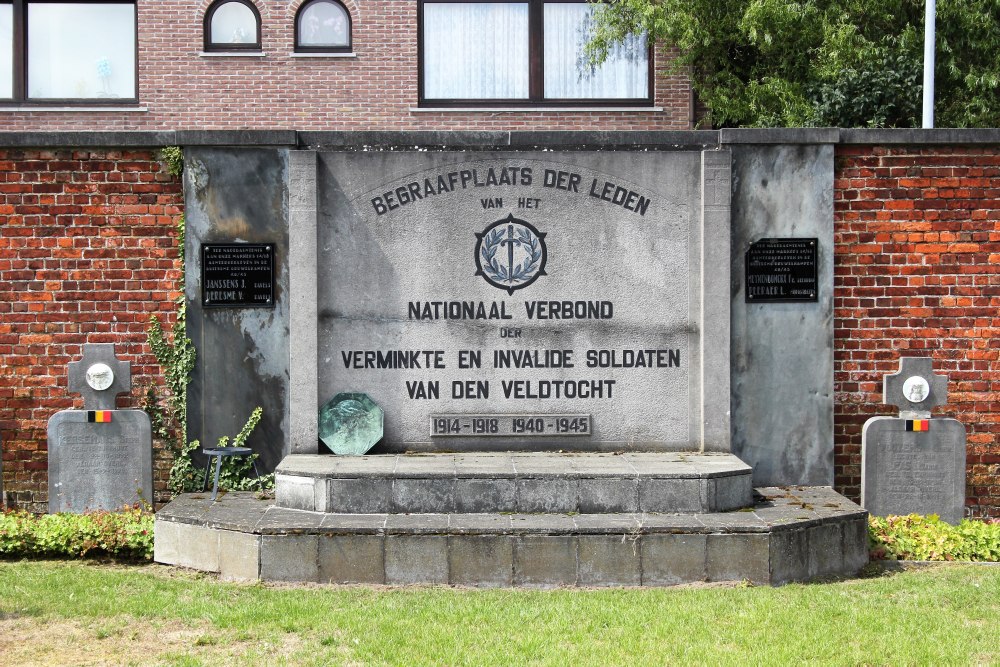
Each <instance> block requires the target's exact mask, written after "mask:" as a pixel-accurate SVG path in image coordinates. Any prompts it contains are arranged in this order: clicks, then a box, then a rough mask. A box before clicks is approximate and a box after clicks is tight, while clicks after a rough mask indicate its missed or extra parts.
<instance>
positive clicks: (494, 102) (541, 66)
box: [417, 0, 656, 108]
mask: <svg viewBox="0 0 1000 667" xmlns="http://www.w3.org/2000/svg"><path fill="white" fill-rule="evenodd" d="M486 2H495V3H513V4H527V5H528V97H527V99H493V98H485V99H479V98H459V99H444V98H430V99H428V98H427V97H425V96H424V4H425V3H432V4H456V3H486ZM547 3H552V4H554V3H571V4H587V1H586V0H417V69H418V71H417V106H418V107H430V108H468V107H483V108H493V107H504V108H510V107H513V108H518V107H524V108H533V107H551V108H559V107H598V106H599V107H650V108H652V107H653V105H654V99H655V90H654V88H653V86H654V83H655V77H654V72H655V71H656V67H655V63H654V49H653V47H652V46H651V45H647V47H646V76H647V83H646V97H634V98H620V97H619V98H603V97H583V98H547V97H545V41H544V40H545V36H544V26H545V17H544V11H545V5H546V4H547Z"/></svg>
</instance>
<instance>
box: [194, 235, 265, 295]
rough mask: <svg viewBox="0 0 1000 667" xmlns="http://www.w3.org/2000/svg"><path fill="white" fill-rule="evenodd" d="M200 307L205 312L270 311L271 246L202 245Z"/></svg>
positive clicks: (242, 244)
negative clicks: (246, 309)
mask: <svg viewBox="0 0 1000 667" xmlns="http://www.w3.org/2000/svg"><path fill="white" fill-rule="evenodd" d="M201 305H202V306H204V307H205V308H273V307H274V244H271V243H206V244H204V245H202V246H201Z"/></svg>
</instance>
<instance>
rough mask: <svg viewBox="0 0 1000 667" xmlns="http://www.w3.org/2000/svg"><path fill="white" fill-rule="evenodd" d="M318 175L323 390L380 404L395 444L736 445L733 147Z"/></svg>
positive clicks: (516, 157)
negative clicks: (732, 409) (732, 420)
mask: <svg viewBox="0 0 1000 667" xmlns="http://www.w3.org/2000/svg"><path fill="white" fill-rule="evenodd" d="M319 173H320V178H319V179H318V185H317V189H318V197H317V202H318V210H319V215H318V223H317V227H318V229H317V237H318V243H317V248H318V250H317V255H318V260H317V261H318V267H317V287H316V288H317V300H318V331H319V336H318V351H317V355H318V364H317V386H318V389H319V394H320V395H319V397H318V398H319V401H320V402H323V401H326V400H328V399H329V398H330V397H331V396H333V395H335V394H337V393H340V392H363V393H366V394H368V395H369V396H371V398H372V399H373V400H374V401H376V402H377V403H378V404H379V405H380V406H382V408H383V409H384V411H385V438H384V441H383V445H382V446H383V448H384V449H385V450H390V451H400V450H455V449H459V450H469V449H497V448H499V449H510V448H523V449H551V448H558V449H571V450H572V449H577V450H617V449H649V450H699V449H702V448H703V447H704V448H705V449H708V450H723V451H728V449H729V443H728V439H729V428H728V400H726V401H725V402H724V403H721V402H719V401H718V400H717V395H718V393H720V392H721V394H722V396H723V397H725V398H726V399H727V398H728V368H729V366H728V364H729V361H728V325H729V323H728V315H727V313H726V312H725V310H726V309H725V308H722V309H718V308H716V307H715V306H716V305H717V304H718V303H721V304H723V305H727V304H728V271H727V270H726V269H727V268H728V264H729V247H728V245H729V238H728V233H727V232H726V231H725V230H726V229H727V227H728V217H729V216H728V206H729V160H728V153H724V154H723V155H721V156H720V155H719V154H718V153H710V154H707V157H705V156H703V154H702V153H701V152H697V151H678V152H670V153H666V152H664V153H649V154H634V153H633V154H627V153H579V152H578V153H548V152H545V153H542V152H534V153H530V152H529V153H515V154H503V153H479V154H456V153H407V154H394V153H382V154H374V155H373V154H359V153H336V152H324V153H320V154H319ZM706 174H707V176H706ZM706 178H707V179H708V180H707V181H706V182H707V183H708V186H707V187H706V188H704V189H703V187H702V183H703V181H704V180H705V179H706ZM703 197H704V199H703ZM711 225H718V226H720V227H721V230H722V233H712V234H711V235H709V236H708V237H707V239H706V232H705V229H706V227H707V226H711ZM706 258H708V261H706ZM299 268H300V267H298V266H296V265H293V267H292V270H293V273H294V271H296V270H298V269H299ZM703 269H709V270H707V271H704V270H703ZM720 311H721V312H720ZM706 334H707V335H708V336H709V338H710V339H711V337H712V336H717V335H723V336H725V338H726V340H725V341H724V342H725V344H724V345H719V344H718V341H712V343H711V344H708V345H706V341H705V336H706ZM294 365H295V362H294V360H293V366H294ZM706 377H708V378H709V379H710V382H712V383H713V385H714V386H707V385H706V384H705V379H706ZM723 384H725V386H723ZM559 416H562V417H564V418H565V419H563V420H560V419H559ZM549 417H551V418H549ZM442 419H443V420H446V421H439V420H442ZM571 420H572V421H571ZM508 422H509V423H508ZM719 424H723V426H721V427H720V426H719ZM498 433H501V434H503V433H506V434H507V435H508V436H509V437H505V438H502V439H501V438H488V437H481V436H488V435H491V434H494V435H496V434H498ZM501 440H502V441H501Z"/></svg>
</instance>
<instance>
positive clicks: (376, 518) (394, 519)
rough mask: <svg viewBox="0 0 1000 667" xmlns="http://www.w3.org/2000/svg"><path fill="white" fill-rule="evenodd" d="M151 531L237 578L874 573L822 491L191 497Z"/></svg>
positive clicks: (705, 577) (544, 583)
mask: <svg viewBox="0 0 1000 667" xmlns="http://www.w3.org/2000/svg"><path fill="white" fill-rule="evenodd" d="M401 458H402V457H401ZM286 470H288V468H286ZM456 474H457V473H456ZM514 474H515V472H514V471H512V472H511V475H514ZM636 478H637V479H639V475H638V473H637V474H636ZM401 479H409V478H401ZM413 479H424V478H421V477H416V478H413ZM454 479H456V480H458V479H463V478H461V477H457V476H456V477H455V478H454ZM507 479H511V478H507ZM514 479H516V477H515V478H514ZM579 479H581V480H582V479H590V478H589V477H580V478H579ZM680 479H685V478H680ZM698 479H699V480H702V479H704V478H698ZM314 488H315V486H314ZM515 488H516V485H515ZM701 488H703V487H701V486H699V489H701ZM637 493H638V494H639V495H638V496H637V497H641V491H639V492H637ZM699 493H700V491H699ZM326 498H329V496H326ZM286 500H287V498H286ZM324 502H327V501H324ZM155 531H156V534H155V539H156V541H155V554H154V559H155V560H156V561H157V562H160V563H166V564H170V565H178V566H183V567H190V568H194V569H197V570H203V571H206V572H216V573H219V574H221V576H222V577H223V578H225V579H236V580H266V581H295V582H332V583H352V584H452V585H469V586H501V587H505V586H528V587H552V586H664V585H672V584H681V583H690V582H699V581H741V580H746V581H750V582H753V583H756V584H772V585H776V584H782V583H786V582H790V581H808V580H811V579H816V578H820V577H828V576H844V575H852V574H855V573H857V571H858V570H860V568H861V567H863V566H864V565H865V563H867V561H868V532H867V513H866V512H865V511H864V510H863V509H861V508H860V507H859V506H858V505H856V504H854V503H852V502H850V501H849V500H847V499H846V498H844V497H843V496H840V495H839V494H837V493H835V492H834V491H833V490H832V489H829V488H825V487H795V488H761V489H757V490H756V493H755V496H754V502H753V505H752V506H751V507H748V508H745V509H743V510H736V511H727V512H712V513H704V512H693V513H692V512H689V513H655V512H648V511H634V512H621V513H606V512H596V513H579V514H576V513H540V514H529V513H519V512H514V513H503V512H496V511H494V512H484V513H448V512H434V513H416V514H393V513H388V512H380V513H329V512H316V511H307V510H299V509H290V508H287V507H280V506H278V505H276V504H275V502H274V501H273V500H262V499H259V498H258V497H257V495H256V494H254V493H229V494H225V495H222V496H221V497H220V499H219V500H218V502H215V503H213V502H211V500H210V499H209V495H208V494H185V495H183V496H180V497H179V498H178V499H176V500H174V501H173V502H171V503H169V504H168V505H167V506H166V507H164V508H163V509H161V510H160V512H158V513H157V515H156V528H155Z"/></svg>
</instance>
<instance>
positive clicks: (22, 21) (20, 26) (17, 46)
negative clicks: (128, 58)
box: [0, 0, 139, 106]
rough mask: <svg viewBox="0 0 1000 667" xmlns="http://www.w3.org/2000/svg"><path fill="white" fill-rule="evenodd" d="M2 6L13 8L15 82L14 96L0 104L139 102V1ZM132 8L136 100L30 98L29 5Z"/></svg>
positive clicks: (20, 1)
mask: <svg viewBox="0 0 1000 667" xmlns="http://www.w3.org/2000/svg"><path fill="white" fill-rule="evenodd" d="M0 4H4V5H13V11H12V14H13V16H12V24H13V29H14V39H13V49H14V54H13V55H14V58H13V72H12V76H13V80H12V84H13V85H12V86H11V94H12V96H11V97H0V103H6V104H16V105H19V106H66V105H74V106H122V105H123V104H124V105H129V104H138V103H139V3H138V0H0ZM30 4H34V5H45V4H71V5H132V6H133V7H134V8H135V9H134V11H133V12H132V18H133V24H132V31H133V35H134V36H135V40H134V42H135V52H134V54H133V56H132V57H133V62H134V63H135V97H60V98H54V97H46V98H41V99H32V98H30V97H28V5H30Z"/></svg>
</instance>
